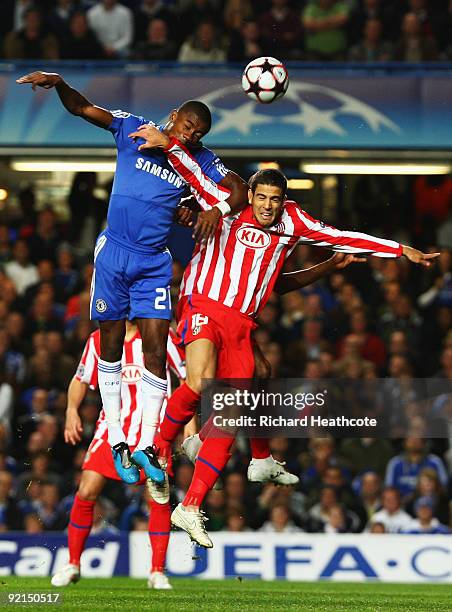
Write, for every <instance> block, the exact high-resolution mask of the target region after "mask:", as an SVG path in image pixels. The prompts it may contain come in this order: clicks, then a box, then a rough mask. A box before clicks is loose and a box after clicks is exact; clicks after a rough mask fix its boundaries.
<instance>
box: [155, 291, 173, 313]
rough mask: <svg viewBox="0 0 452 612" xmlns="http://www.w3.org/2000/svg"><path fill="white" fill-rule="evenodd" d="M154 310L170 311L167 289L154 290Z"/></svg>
mask: <svg viewBox="0 0 452 612" xmlns="http://www.w3.org/2000/svg"><path fill="white" fill-rule="evenodd" d="M155 293H156V297H155V300H154V308H155V310H167V309H169V310H171V293H170V288H169V287H159V288H157V289H156V290H155Z"/></svg>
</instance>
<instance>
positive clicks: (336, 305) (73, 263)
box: [0, 173, 452, 533]
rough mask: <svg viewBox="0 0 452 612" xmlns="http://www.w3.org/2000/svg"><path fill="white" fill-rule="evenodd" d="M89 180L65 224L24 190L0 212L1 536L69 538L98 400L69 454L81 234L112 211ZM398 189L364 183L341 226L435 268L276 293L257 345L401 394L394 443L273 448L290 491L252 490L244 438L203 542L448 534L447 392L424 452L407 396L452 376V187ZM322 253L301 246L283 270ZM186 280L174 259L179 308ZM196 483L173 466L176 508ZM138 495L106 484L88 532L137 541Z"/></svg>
mask: <svg viewBox="0 0 452 612" xmlns="http://www.w3.org/2000/svg"><path fill="white" fill-rule="evenodd" d="M376 180H378V188H377V185H376V184H374V181H376ZM96 181H97V178H96V175H95V174H94V173H79V174H76V175H75V176H74V179H73V184H72V188H71V190H70V194H69V198H68V201H67V203H66V212H67V214H66V216H65V218H64V220H63V218H62V217H61V216H60V215H59V214H58V213H57V212H56V211H55V210H54V209H52V208H51V207H49V206H46V205H44V206H38V205H37V202H36V197H35V189H34V185H33V184H29V185H28V186H26V187H23V188H22V189H21V190H20V191H19V192H18V193H17V202H16V204H17V205H16V206H10V205H9V203H8V202H6V205H4V206H3V207H2V209H1V210H0V529H1V530H11V529H24V530H26V531H27V532H29V533H36V532H40V531H45V530H60V529H64V528H65V527H66V525H67V521H68V512H69V509H70V505H71V503H72V500H73V496H74V493H75V491H76V487H77V484H78V482H79V480H80V474H81V465H82V462H83V458H84V454H85V452H86V448H87V446H88V444H89V442H90V440H91V437H92V435H93V431H94V428H95V423H96V419H97V416H98V413H99V409H100V401H99V396H98V394H97V393H95V392H89V394H88V395H87V397H86V399H85V401H84V402H83V404H82V406H81V416H82V419H83V423H84V430H83V443H82V444H80V445H79V446H78V447H72V446H68V445H66V444H65V443H64V440H63V436H62V433H63V429H64V417H65V409H66V390H67V386H68V384H69V381H70V380H71V378H72V376H73V375H74V373H75V371H76V368H77V364H78V360H79V358H80V356H81V352H82V349H83V346H84V343H85V341H86V339H87V337H88V335H89V334H90V332H91V331H92V330H93V329H94V326H93V323H92V322H90V320H89V288H90V281H91V275H92V263H91V258H92V255H91V249H92V244H93V240H94V238H92V239H89V240H86V236H87V232H88V234H90V232H91V234H92V236H94V235H95V234H96V232H97V231H98V230H99V229H100V228H101V227H102V226H103V224H104V221H105V215H106V210H107V200H106V199H103V198H99V197H97V196H96V195H95V193H97V192H96V190H95V185H96ZM392 181H393V179H392V178H391V177H386V178H381V177H378V178H376V177H362V178H360V179H359V182H358V183H357V185H356V189H355V191H354V194H353V196H352V203H353V206H352V209H353V211H354V217H353V218H347V214H346V211H344V212H343V214H342V216H341V223H340V225H341V227H344V228H345V227H349V228H356V229H360V230H362V231H367V232H371V233H376V234H378V235H381V236H385V237H392V238H394V239H398V240H400V241H402V242H404V243H409V244H413V245H416V246H417V247H419V248H424V249H426V250H430V249H433V250H435V251H436V250H440V251H441V256H440V257H439V258H438V259H437V260H435V263H434V264H433V265H432V267H431V268H430V269H420V268H418V267H415V266H413V265H409V264H408V262H407V261H406V260H404V259H400V260H392V259H388V260H385V259H377V258H370V259H369V261H368V263H366V264H355V265H354V266H350V267H348V268H347V269H345V270H343V271H336V272H335V273H333V274H332V275H330V276H329V277H327V278H324V279H322V280H320V281H318V282H317V283H315V284H314V285H311V286H309V287H306V288H305V289H303V290H301V291H297V292H293V293H290V294H287V295H286V296H283V297H282V298H280V297H278V296H276V295H274V296H273V297H272V298H271V300H270V302H269V304H268V305H267V306H266V308H265V309H264V310H263V312H262V314H261V316H260V329H259V330H258V331H257V333H256V338H257V340H258V342H259V344H260V346H261V347H262V350H263V352H264V354H265V356H266V358H267V359H268V361H269V362H270V363H271V365H272V369H273V376H275V377H307V378H310V379H318V378H344V379H348V380H356V379H372V378H376V377H391V378H392V379H395V380H397V381H398V383H400V384H398V385H396V386H394V385H392V383H391V381H390V380H387V381H386V383H387V386H386V388H385V392H386V393H387V394H388V395H387V397H388V401H392V399H395V397H394V396H395V395H397V394H399V395H402V396H403V399H404V400H406V401H405V402H404V405H406V406H407V408H406V414H404V415H402V419H401V420H399V421H397V422H395V423H393V427H392V429H391V434H392V439H342V440H341V439H337V440H335V439H333V438H313V439H301V440H300V439H290V440H286V439H282V438H275V439H272V441H271V448H272V453H273V456H274V457H275V458H276V459H277V460H279V461H286V462H287V467H288V469H289V470H290V471H292V472H294V473H296V474H298V475H299V476H300V484H299V485H298V486H297V487H296V488H295V489H293V490H292V489H289V488H277V487H275V486H273V485H267V486H263V487H262V486H258V485H252V484H250V483H248V482H247V479H246V468H247V464H248V461H249V450H248V447H247V442H246V440H242V439H240V440H239V441H238V442H237V443H236V447H235V452H234V455H233V458H232V460H231V462H230V463H229V465H228V468H227V470H226V473H225V475H224V477H223V489H222V490H215V491H212V492H211V493H210V495H209V497H208V500H207V507H206V510H207V515H208V516H209V518H210V523H209V531H210V530H215V529H226V530H231V531H242V530H248V529H261V530H263V531H275V532H291V531H300V530H304V531H308V532H322V531H323V532H360V531H363V530H371V531H374V532H376V533H383V532H385V531H389V532H392V531H407V532H413V533H424V532H427V533H443V532H447V530H448V526H450V525H452V508H451V504H450V501H449V500H450V498H451V494H452V480H451V477H450V474H451V473H452V452H451V449H452V402H451V400H450V395H449V396H448V397H449V399H448V397H447V396H445V397H444V398H443V400H442V401H439V402H437V403H436V405H435V414H434V416H435V419H436V421H437V423H439V424H440V431H441V433H442V435H443V438H442V439H434V438H431V439H428V435H427V431H426V429H425V427H426V425H427V424H426V423H425V422H423V421H422V419H421V418H420V415H419V414H417V412H416V410H417V409H416V396H415V391H414V390H413V387H412V386H411V384H410V383H411V381H412V380H413V379H415V378H416V377H432V378H442V379H447V380H450V379H452V326H451V322H452V270H451V252H452V251H451V249H452V239H451V221H450V217H448V215H449V210H450V202H451V194H452V179H450V178H449V177H447V176H440V177H418V178H413V179H407V180H406V181H405V182H404V183H403V185H404V188H403V191H400V184H397V185H396V184H395V183H393V182H392ZM383 202H390V205H388V206H384V205H383V204H382V203H383ZM326 220H328V219H326ZM336 223H337V220H336ZM327 256H328V254H327V253H326V252H325V251H322V250H321V249H315V248H313V247H302V248H300V249H298V250H297V251H296V258H295V259H294V260H293V261H292V262H291V265H292V267H293V268H296V267H301V266H303V267H307V266H309V265H311V264H312V263H315V262H316V261H319V260H321V259H325V258H326V257H327ZM182 271H183V266H182V264H180V263H178V262H175V264H174V286H173V294H174V295H173V303H174V304H175V303H176V297H177V290H178V283H179V281H180V278H181V274H182ZM391 385H392V386H391ZM391 398H392V399H391ZM365 409H366V407H365V406H363V410H365ZM192 470H193V467H192V466H191V465H190V464H189V463H188V462H187V461H186V460H185V459H184V458H183V456H180V455H178V456H177V457H176V461H175V478H174V487H173V493H172V496H173V501H174V502H176V501H180V500H181V499H182V497H183V494H184V491H185V490H186V489H187V487H188V484H189V482H190V479H191V475H192ZM143 495H144V491H143V488H137V487H130V486H129V487H126V486H125V485H122V484H121V483H110V484H109V485H108V486H107V488H106V489H105V493H104V495H103V497H102V499H101V500H100V502H99V503H98V506H97V508H96V517H97V518H96V521H95V529H94V530H93V532H94V533H99V532H106V533H108V532H109V531H110V532H114V531H115V530H117V529H126V530H128V529H146V530H147V522H146V512H147V506H146V503H145V502H144V499H143Z"/></svg>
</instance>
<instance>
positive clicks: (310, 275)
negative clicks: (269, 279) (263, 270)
mask: <svg viewBox="0 0 452 612" xmlns="http://www.w3.org/2000/svg"><path fill="white" fill-rule="evenodd" d="M365 261H367V260H366V258H365V257H356V255H351V254H348V255H346V254H345V253H335V254H334V255H333V256H332V257H330V258H329V259H327V260H326V261H322V262H321V263H319V264H317V265H316V266H312V267H311V268H306V269H305V270H297V271H296V272H283V273H282V274H280V275H279V277H278V280H277V281H276V284H275V291H276V293H278V294H279V295H284V294H285V293H289V292H290V291H295V290H296V289H301V288H302V287H306V285H310V284H311V283H315V281H317V280H319V278H322V277H323V276H326V275H327V274H330V273H331V272H334V271H335V270H342V269H343V268H346V267H347V266H349V265H350V264H352V263H363V262H365Z"/></svg>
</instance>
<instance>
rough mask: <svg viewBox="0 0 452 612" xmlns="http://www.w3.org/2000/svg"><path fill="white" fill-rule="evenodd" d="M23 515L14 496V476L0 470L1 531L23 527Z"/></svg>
mask: <svg viewBox="0 0 452 612" xmlns="http://www.w3.org/2000/svg"><path fill="white" fill-rule="evenodd" d="M22 526H23V523H22V515H21V513H20V512H19V510H18V508H17V504H16V502H15V500H14V496H13V477H12V475H11V474H10V473H9V472H5V471H1V472H0V531H11V530H14V529H22Z"/></svg>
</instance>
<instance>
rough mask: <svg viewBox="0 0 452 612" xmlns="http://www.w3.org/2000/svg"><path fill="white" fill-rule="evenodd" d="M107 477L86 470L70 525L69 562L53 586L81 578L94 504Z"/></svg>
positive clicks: (61, 570) (73, 508)
mask: <svg viewBox="0 0 452 612" xmlns="http://www.w3.org/2000/svg"><path fill="white" fill-rule="evenodd" d="M105 481H106V478H105V477H104V476H102V475H101V474H98V473H97V472H93V471H92V470H84V471H83V472H82V478H81V480H80V486H79V489H78V491H77V493H76V495H75V499H74V504H73V506H72V509H71V514H70V518H69V527H68V545H69V563H68V564H67V565H65V566H64V567H62V568H61V569H60V570H59V571H58V572H56V574H54V576H53V577H52V586H54V587H63V586H68V585H69V584H71V583H75V582H78V581H79V580H80V557H81V554H82V552H83V549H84V548H85V543H86V540H87V538H88V536H89V534H90V531H91V527H92V524H93V512H94V504H95V503H96V500H97V498H98V497H99V495H100V494H101V492H102V490H103V488H104V486H105Z"/></svg>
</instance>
